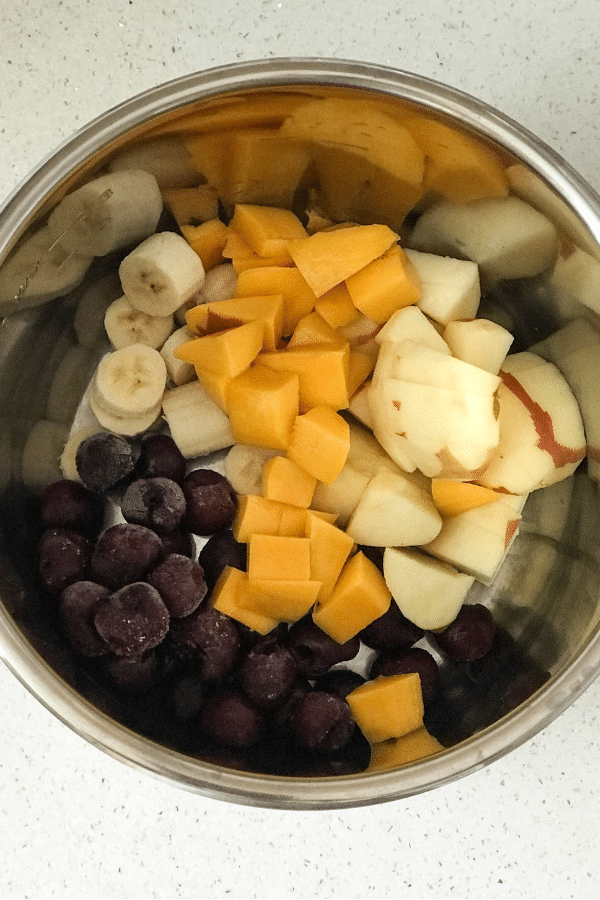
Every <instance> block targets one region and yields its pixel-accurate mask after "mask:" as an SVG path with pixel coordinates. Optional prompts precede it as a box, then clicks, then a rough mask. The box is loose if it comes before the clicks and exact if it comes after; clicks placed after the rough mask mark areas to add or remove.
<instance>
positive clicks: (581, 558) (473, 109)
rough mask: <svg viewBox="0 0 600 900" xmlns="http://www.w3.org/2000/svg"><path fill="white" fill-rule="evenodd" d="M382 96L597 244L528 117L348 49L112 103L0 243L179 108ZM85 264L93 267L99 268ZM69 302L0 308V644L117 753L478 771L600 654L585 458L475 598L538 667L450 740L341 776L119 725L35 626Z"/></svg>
mask: <svg viewBox="0 0 600 900" xmlns="http://www.w3.org/2000/svg"><path fill="white" fill-rule="evenodd" d="M331 91H333V92H335V93H336V94H338V93H342V94H344V95H346V94H347V95H349V96H360V95H364V96H377V97H379V98H381V99H383V100H385V101H386V102H390V103H394V104H404V105H406V104H408V105H410V106H415V107H416V108H419V109H424V110H426V111H429V112H431V113H433V114H436V115H439V116H440V117H441V118H442V119H443V120H444V121H446V122H449V123H451V124H455V125H457V126H459V127H460V128H462V129H464V130H466V131H467V132H469V133H471V134H474V135H476V136H478V137H479V138H480V139H481V140H483V141H484V142H486V143H487V144H489V145H491V146H492V147H493V148H494V149H495V150H496V151H497V152H498V153H500V154H501V155H503V156H504V157H505V158H506V159H507V160H509V161H512V162H520V163H523V164H525V165H526V166H527V167H528V169H529V170H530V171H531V172H532V173H534V175H535V176H536V177H537V178H538V179H539V180H540V183H541V184H542V185H543V187H544V189H546V190H548V191H549V192H550V193H551V194H552V195H553V196H554V198H555V201H559V202H558V205H557V206H556V209H558V210H559V217H560V222H557V224H559V225H560V227H561V229H563V230H564V231H566V232H567V234H568V235H569V237H571V238H572V239H573V240H574V242H575V243H577V244H579V245H580V246H582V247H584V248H585V249H586V250H588V252H591V253H593V254H594V255H596V256H598V257H599V258H600V247H599V243H600V199H599V198H598V197H597V196H596V194H595V193H594V192H593V191H592V190H591V188H590V187H589V186H588V185H587V184H586V183H585V182H584V181H583V180H582V179H581V178H580V177H579V176H578V175H577V174H576V173H575V172H574V171H573V170H572V169H571V168H570V166H569V165H568V164H567V163H566V162H565V161H564V160H563V159H561V158H560V157H559V156H558V155H557V154H556V153H554V152H553V151H552V150H551V149H550V148H549V147H547V146H545V145H544V144H543V143H541V142H540V141H539V140H538V139H537V138H536V137H535V136H533V135H531V134H530V133H529V132H527V131H526V129H524V128H523V127H521V126H519V125H517V124H516V123H514V122H512V121H510V120H509V119H507V118H506V117H504V116H503V115H501V114H500V113H498V112H496V111H494V110H493V109H491V108H489V107H488V106H486V105H485V104H483V103H481V102H479V101H477V100H475V99H473V98H471V97H469V96H467V95H465V94H462V93H460V92H458V91H456V90H453V89H451V88H449V87H446V86H444V85H441V84H438V83H436V82H433V81H430V80H428V79H425V78H422V77H420V76H416V75H413V74H409V73H405V72H400V71H396V70H392V69H386V68H382V67H376V66H370V65H363V64H359V63H354V62H344V61H322V60H294V59H289V60H270V61H268V62H254V63H242V64H237V65H232V66H227V67H223V68H220V69H214V70H211V71H208V72H201V73H197V74H194V75H191V76H187V77H185V78H182V79H179V80H176V81H174V82H170V83H168V84H166V85H162V86H160V87H157V88H155V89H153V90H151V91H148V92H146V93H144V94H143V95H141V96H139V97H136V98H134V99H132V100H130V101H128V102H127V103H124V104H122V105H120V106H119V107H117V108H115V109H112V110H110V111H109V112H107V113H106V114H104V115H103V116H101V117H100V118H99V119H97V120H95V121H94V122H92V123H91V124H89V125H88V126H86V127H85V128H84V129H83V130H82V131H80V132H79V133H77V134H76V135H75V136H74V137H73V138H71V139H70V140H68V141H67V142H66V143H64V144H63V145H62V146H61V147H59V148H58V149H57V150H56V151H55V152H54V153H53V154H52V155H51V156H50V157H49V158H47V159H46V160H44V161H43V162H42V163H41V164H40V165H39V166H38V167H37V168H36V169H35V170H34V171H33V172H32V173H31V174H30V175H29V176H28V177H27V178H26V180H25V181H24V182H23V183H22V184H21V185H20V186H19V187H18V188H17V189H16V190H15V191H14V193H13V194H12V195H11V196H10V197H9V198H8V199H7V201H6V202H5V204H4V206H3V208H2V209H1V210H0V259H3V258H5V257H6V255H7V254H8V253H9V252H10V251H11V249H12V248H13V247H14V246H15V244H16V243H17V242H18V240H19V239H20V238H21V237H22V236H23V235H25V234H26V233H27V232H28V230H29V229H30V228H31V227H32V225H34V224H35V223H38V222H39V221H40V220H41V219H42V218H43V217H44V216H45V215H46V214H47V212H48V211H49V210H51V209H52V208H53V207H54V205H55V204H56V203H57V202H58V200H59V199H60V197H61V196H63V195H64V193H66V192H67V191H68V190H69V189H71V188H72V187H74V186H76V185H77V184H78V183H80V182H82V181H84V180H85V179H86V178H89V177H90V176H91V175H92V174H94V173H95V172H97V171H100V170H101V169H102V167H103V166H104V165H105V163H106V161H107V159H109V158H110V156H111V155H112V154H113V153H114V152H115V151H116V150H117V149H120V148H122V147H123V146H125V145H128V144H130V143H134V142H136V141H138V140H140V139H142V138H145V137H147V136H148V135H150V134H153V133H156V132H157V130H165V129H167V130H168V129H169V127H171V126H173V124H174V123H177V122H178V121H181V119H182V117H193V116H196V115H200V116H201V115H202V114H204V113H205V112H206V110H211V111H218V110H220V109H223V108H224V107H225V106H228V107H229V108H231V107H233V106H235V107H237V109H239V110H241V111H242V112H243V110H244V105H245V100H246V99H247V98H249V97H256V96H257V93H263V94H264V95H265V96H266V97H273V96H275V95H281V94H285V95H288V94H291V95H298V94H304V95H315V94H316V95H319V96H322V95H323V94H326V93H327V92H331ZM98 274H99V271H98V270H93V271H92V274H91V276H89V277H98ZM488 308H489V309H490V310H492V312H493V311H494V310H495V311H496V314H497V315H498V316H499V317H500V318H501V319H503V321H507V320H508V321H510V322H511V324H512V327H514V328H515V330H516V333H517V340H518V343H519V345H520V348H522V349H524V348H526V347H528V346H530V345H531V344H532V343H534V342H535V341H536V340H537V339H538V338H539V337H540V336H544V333H548V332H549V331H550V330H552V329H553V328H555V327H556V326H557V325H559V324H561V323H562V321H564V320H565V318H568V317H569V310H565V309H564V307H561V308H558V307H557V306H556V305H554V304H553V301H552V298H551V297H549V295H548V292H547V290H546V289H545V286H544V284H543V283H540V284H538V283H536V284H534V285H531V284H529V285H518V284H513V285H510V286H509V287H507V286H504V287H503V286H500V287H499V288H498V289H497V290H496V291H494V292H493V294H492V295H490V297H489V298H488ZM72 316H73V303H72V302H69V298H67V299H66V300H65V301H64V302H61V303H60V304H47V305H45V306H42V307H39V308H35V309H30V310H27V311H25V312H23V313H20V314H19V315H17V316H14V317H8V318H6V319H5V320H3V323H2V326H1V328H2V332H1V333H2V341H1V342H0V511H1V520H0V548H1V550H2V553H1V555H0V597H1V598H2V604H1V605H0V650H1V653H2V656H3V658H4V660H5V662H6V663H7V665H8V666H9V667H10V669H11V670H12V671H13V672H14V673H15V675H16V676H17V678H19V680H20V681H21V682H22V683H23V684H24V685H25V686H26V687H27V688H28V689H29V690H30V691H31V693H32V694H33V695H34V696H36V697H37V698H38V700H39V701H40V702H41V703H43V704H44V705H45V706H46V707H47V708H48V709H50V710H51V711H52V712H53V713H54V714H55V715H56V716H57V717H58V718H59V719H61V720H62V721H63V722H64V723H65V724H66V725H68V726H69V727H70V728H72V729H73V730H74V731H76V732H77V733H78V734H80V735H81V736H82V737H84V738H85V739H87V740H88V741H90V742H91V743H92V744H94V745H96V746H98V747H100V748H102V749H103V750H104V751H106V752H107V753H109V754H110V755H112V756H114V757H115V758H117V759H119V760H121V761H123V762H125V763H127V764H129V765H131V766H133V767H135V768H137V769H140V770H142V771H146V772H150V773H153V774H154V775H156V776H158V777H159V778H161V779H163V780H166V781H168V782H170V783H172V784H175V785H179V786H182V787H185V788H188V789H190V790H193V791H197V792H199V793H202V794H205V795H208V796H212V797H217V798H221V799H227V800H230V801H234V802H237V803H242V804H249V805H260V806H271V807H276V808H285V807H287V808H298V809H300V808H306V809H308V808H315V809H316V808H333V807H350V806H357V805H364V804H369V803H375V802H383V801H388V800H393V799H398V798H401V797H406V796H410V795H412V794H416V793H419V792H422V791H425V790H429V789H432V788H435V787H437V786H439V785H442V784H445V783H448V782H450V781H452V780H454V779H456V778H458V777H461V776H463V775H466V774H468V773H469V772H472V771H475V770H477V769H479V768H481V767H483V766H485V765H487V764H489V763H490V762H492V761H493V760H495V759H497V758H499V757H501V756H502V755H504V754H505V753H508V752H509V751H510V750H512V749H514V748H515V747H517V746H519V745H520V744H522V743H523V742H524V741H526V740H527V739H529V738H530V737H531V736H533V735H534V734H536V733H537V732H538V731H540V730H541V729H542V728H544V727H545V725H547V724H548V723H549V722H550V721H552V720H553V719H554V718H556V716H558V715H559V714H560V713H561V712H562V711H563V710H564V709H565V708H566V707H567V706H568V705H569V704H570V703H572V702H573V701H574V700H575V698H576V697H577V696H579V695H580V694H581V692H582V691H584V690H585V688H586V687H587V686H588V685H589V684H590V683H591V681H592V680H593V679H594V678H595V676H596V675H597V673H598V670H599V667H600V636H599V634H598V611H599V603H598V601H599V596H600V544H599V541H598V534H599V533H600V504H599V503H598V491H597V486H596V484H595V483H594V482H593V481H592V480H591V479H590V478H588V476H587V474H586V473H585V471H583V470H582V471H580V472H578V473H577V474H576V475H575V476H574V477H573V478H570V479H568V480H567V481H566V482H563V483H560V484H558V485H556V486H555V487H552V488H548V489H545V490H544V491H542V492H538V493H536V494H534V495H532V496H531V497H530V499H529V500H528V502H527V504H526V506H525V509H524V513H523V524H522V527H521V534H520V535H519V538H518V539H517V541H516V542H515V544H514V545H513V548H512V550H511V553H510V556H509V558H508V560H507V562H506V563H505V565H504V566H503V568H502V570H501V572H500V575H499V577H498V578H497V579H496V580H495V581H494V583H493V585H492V586H491V587H490V588H484V587H483V586H480V587H477V588H474V589H473V590H474V593H473V595H472V596H471V598H470V599H472V600H473V601H474V602H484V603H486V604H487V605H490V606H491V607H492V608H493V609H494V611H495V614H496V616H497V619H498V621H499V622H500V624H501V625H502V626H504V627H505V628H506V629H507V630H508V631H509V633H510V634H511V635H512V637H513V638H515V639H516V640H517V642H518V643H519V645H520V646H522V647H523V648H524V649H526V651H527V654H528V655H529V656H530V657H531V658H532V659H533V660H534V661H535V663H536V664H537V665H538V666H539V667H540V668H541V669H543V670H545V671H547V672H549V673H550V676H551V677H550V678H549V680H548V681H547V682H546V683H545V684H544V685H543V686H542V687H541V688H540V689H539V690H537V691H536V692H535V693H534V694H533V696H531V697H529V698H528V699H527V700H526V701H525V702H523V703H521V704H520V705H519V706H518V707H517V708H516V709H515V710H514V711H512V712H511V713H509V714H507V715H505V716H504V717H503V718H501V719H500V720H499V721H496V722H494V723H492V724H489V725H488V726H487V727H485V728H483V729H482V730H479V731H477V732H476V733H475V734H473V735H472V736H471V737H469V738H467V739H466V740H464V741H462V742H461V743H459V744H457V745H456V746H454V747H452V748H450V749H448V750H446V751H444V752H443V753H441V754H439V755H437V756H434V757H432V758H430V759H426V760H422V761H420V762H418V763H413V764H410V765H407V766H404V767H402V768H401V769H398V770H395V771H391V772H384V773H379V774H375V773H371V774H357V775H348V776H337V777H313V778H287V777H278V776H268V775H262V774H260V775H258V774H254V773H251V772H243V771H240V770H236V769H233V768H227V767H226V766H223V765H219V764H217V763H213V762H209V761H204V760H202V759H196V758H193V757H192V756H188V755H185V754H183V753H181V752H178V751H176V750H174V749H171V748H169V747H168V746H165V745H163V744H159V743H157V742H154V741H151V740H149V739H148V738H145V737H143V736H142V735H140V734H137V733H136V732H134V731H132V730H130V729H129V728H127V727H125V726H124V725H122V724H120V723H119V722H118V721H115V719H113V718H111V717H110V715H108V713H107V711H105V710H106V707H105V704H104V703H103V698H102V696H99V695H98V694H97V693H95V690H94V688H93V687H92V686H90V685H88V686H87V687H86V686H82V684H81V682H80V681H78V679H77V677H75V676H74V674H73V673H74V666H73V660H72V659H70V658H69V657H68V654H66V653H65V651H64V648H63V647H62V645H61V646H59V644H58V642H57V641H56V640H55V639H54V637H53V635H52V632H51V631H48V630H47V629H46V625H45V620H44V615H43V610H42V609H41V608H40V604H39V602H38V601H37V599H36V597H35V596H34V595H33V592H34V587H33V585H34V584H35V579H34V578H33V571H32V560H31V557H30V556H29V557H26V556H25V553H24V551H23V547H27V546H28V544H27V541H28V528H29V525H28V522H29V509H30V508H29V505H28V497H27V493H26V492H25V491H24V490H23V488H22V485H21V479H20V472H21V458H22V453H23V446H24V442H25V438H26V436H27V433H28V430H29V429H30V428H31V426H32V425H33V424H34V423H35V422H36V421H37V420H38V419H39V418H40V417H43V414H44V410H45V408H46V401H47V394H48V390H49V385H50V383H51V379H52V375H53V372H54V371H55V369H56V366H57V365H58V364H59V362H60V359H61V358H62V356H63V355H64V353H65V352H66V350H67V349H68V347H69V346H70V341H71V337H70V328H71V322H72Z"/></svg>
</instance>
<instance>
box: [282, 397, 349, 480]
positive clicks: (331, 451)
mask: <svg viewBox="0 0 600 900" xmlns="http://www.w3.org/2000/svg"><path fill="white" fill-rule="evenodd" d="M349 449H350V428H349V426H348V423H347V422H346V420H345V419H343V418H342V417H341V416H340V415H338V414H337V413H336V412H334V411H333V410H332V409H331V407H329V406H314V407H313V408H312V409H309V411H308V412H306V413H304V414H303V415H299V416H296V420H295V422H294V427H293V431H292V439H291V441H290V444H289V446H288V450H287V456H288V459H292V460H293V461H294V462H295V463H297V464H298V465H299V466H300V467H301V468H302V469H304V470H305V471H306V472H309V473H310V474H311V475H313V476H314V477H315V478H317V479H318V480H319V481H324V482H325V484H331V483H332V482H333V481H335V479H336V478H337V476H338V475H339V474H340V472H341V471H342V469H343V467H344V463H345V462H346V458H347V456H348V451H349Z"/></svg>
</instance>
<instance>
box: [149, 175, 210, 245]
mask: <svg viewBox="0 0 600 900" xmlns="http://www.w3.org/2000/svg"><path fill="white" fill-rule="evenodd" d="M161 193H162V196H163V200H164V203H165V206H166V207H167V209H168V210H169V211H170V212H171V213H172V215H173V218H174V219H175V221H176V222H177V224H178V225H179V227H180V228H181V226H182V225H200V224H202V223H203V222H209V221H211V220H213V221H214V220H215V219H218V216H219V195H218V193H217V191H216V190H215V189H214V188H213V187H211V186H210V185H209V184H199V185H197V187H181V188H164V189H163V190H162V192H161ZM221 224H222V223H221ZM184 237H185V235H184Z"/></svg>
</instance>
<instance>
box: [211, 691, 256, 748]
mask: <svg viewBox="0 0 600 900" xmlns="http://www.w3.org/2000/svg"><path fill="white" fill-rule="evenodd" d="M200 721H201V724H202V727H203V728H204V730H205V732H206V733H207V734H208V735H209V736H210V737H211V738H213V739H214V740H215V741H217V742H218V743H219V744H222V745H223V746H225V747H251V746H252V744H254V743H256V741H257V740H258V738H259V737H260V734H261V731H262V728H263V724H264V713H263V712H261V711H260V710H258V709H257V707H256V706H254V704H253V703H251V702H250V700H249V699H248V698H247V697H246V695H245V694H244V693H242V691H240V690H237V689H236V688H222V689H221V690H219V691H217V692H216V693H215V694H214V695H213V696H212V697H211V698H210V699H209V700H208V702H207V703H206V705H205V706H204V708H203V710H202V713H201V716H200Z"/></svg>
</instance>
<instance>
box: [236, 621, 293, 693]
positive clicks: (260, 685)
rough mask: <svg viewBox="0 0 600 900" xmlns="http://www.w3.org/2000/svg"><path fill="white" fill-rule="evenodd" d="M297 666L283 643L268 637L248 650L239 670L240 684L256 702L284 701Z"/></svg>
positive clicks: (291, 686) (291, 684)
mask: <svg viewBox="0 0 600 900" xmlns="http://www.w3.org/2000/svg"><path fill="white" fill-rule="evenodd" d="M296 676H297V668H296V663H295V662H294V658H293V656H292V654H291V653H290V652H289V650H287V648H286V647H284V646H282V645H281V644H279V643H278V642H277V641H275V640H270V639H269V638H268V637H267V638H264V639H262V640H260V641H257V642H256V644H255V645H254V646H253V647H252V648H251V649H250V650H249V651H248V653H247V654H246V658H245V659H244V661H243V662H242V664H241V667H240V671H239V683H240V687H241V688H242V690H243V691H244V693H245V694H246V696H247V697H249V699H250V700H252V702H253V703H255V704H256V705H257V706H261V707H267V708H268V707H273V706H277V705H278V704H279V703H283V701H284V700H285V699H286V697H287V696H288V695H289V693H290V691H291V690H292V688H293V686H294V683H295V681H296Z"/></svg>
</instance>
